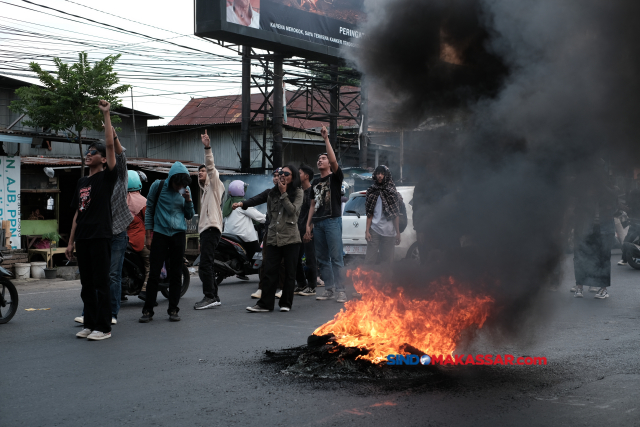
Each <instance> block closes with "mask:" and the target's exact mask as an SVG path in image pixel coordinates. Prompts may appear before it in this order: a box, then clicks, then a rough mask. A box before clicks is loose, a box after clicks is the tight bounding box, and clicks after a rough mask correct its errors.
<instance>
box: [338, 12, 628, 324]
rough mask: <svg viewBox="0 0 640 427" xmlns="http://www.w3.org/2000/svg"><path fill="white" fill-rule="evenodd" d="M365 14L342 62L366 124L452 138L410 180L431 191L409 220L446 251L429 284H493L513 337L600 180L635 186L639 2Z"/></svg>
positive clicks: (433, 146) (497, 320)
mask: <svg viewBox="0 0 640 427" xmlns="http://www.w3.org/2000/svg"><path fill="white" fill-rule="evenodd" d="M367 4H368V5H369V9H370V10H369V14H368V16H369V19H368V23H367V24H365V26H364V28H363V29H362V30H363V31H364V33H365V34H367V38H366V39H364V40H363V41H362V43H361V45H360V47H359V48H357V49H351V50H349V51H348V52H347V58H348V60H349V61H351V62H352V63H353V64H354V66H355V68H357V69H359V70H360V71H362V72H363V73H364V75H365V76H366V82H367V85H368V88H369V99H370V105H371V106H372V107H371V108H372V110H371V120H373V121H374V122H375V120H376V117H381V116H385V117H386V118H390V119H391V121H392V122H393V123H394V124H395V125H396V126H397V128H400V127H403V128H405V129H410V128H415V127H418V126H420V125H421V124H424V123H426V122H428V121H429V119H433V118H434V117H439V118H442V120H441V121H442V122H443V123H447V124H446V125H445V126H444V127H445V128H447V129H452V131H450V132H449V131H448V132H440V133H438V132H432V133H429V132H425V133H424V135H425V136H424V141H421V142H420V144H421V147H422V150H423V151H424V154H425V155H424V158H425V159H426V160H425V161H424V164H417V165H412V166H414V167H413V168H412V169H411V170H417V169H419V168H422V169H426V170H427V173H426V174H425V175H424V176H420V177H416V176H415V175H414V176H413V177H412V178H414V179H417V181H418V182H420V181H422V182H423V183H424V182H428V185H427V186H424V185H423V188H424V187H427V188H426V189H425V190H423V192H422V193H420V194H418V190H417V189H416V195H415V198H418V197H425V198H427V199H428V200H429V209H428V211H425V215H421V216H420V218H415V217H414V221H418V222H420V221H421V226H422V227H423V228H424V229H426V230H428V232H427V235H428V237H429V239H430V240H431V241H433V242H438V245H439V246H441V247H444V248H447V249H449V250H447V251H445V255H444V257H443V258H442V259H440V260H439V262H436V263H434V265H433V266H432V267H431V274H433V276H434V277H435V276H438V275H453V276H463V278H464V279H469V280H471V281H472V282H474V283H477V284H478V286H480V285H481V284H482V286H487V287H488V288H489V289H490V291H491V292H492V293H493V296H494V297H495V298H496V299H497V303H498V306H499V307H500V310H499V312H498V313H497V314H496V316H494V318H493V320H492V321H493V325H494V326H497V327H499V328H500V329H501V330H504V331H506V332H516V330H517V328H516V327H515V326H514V325H516V324H517V321H518V320H519V319H521V318H522V317H523V316H524V315H526V314H528V313H530V312H531V308H532V306H531V304H532V303H531V302H532V301H534V300H535V298H534V297H535V295H536V293H538V292H539V290H540V289H542V288H543V287H544V286H546V285H548V284H549V282H550V281H553V280H554V278H553V275H554V272H556V271H557V268H558V266H559V263H560V261H561V259H562V257H563V247H564V238H565V237H566V233H567V231H568V230H569V229H570V228H571V227H569V226H567V218H570V217H571V215H570V214H571V212H572V209H574V210H575V212H574V218H575V217H576V216H580V215H586V216H587V217H588V216H589V215H591V216H593V211H592V210H590V208H589V207H588V206H587V207H584V206H583V205H585V206H586V205H588V204H582V205H581V202H583V201H585V200H588V199H589V197H590V196H591V195H593V192H594V191H597V189H598V188H599V187H600V186H602V185H606V184H607V183H606V180H607V179H608V178H609V177H608V172H606V171H605V169H606V168H611V169H612V170H615V171H616V174H627V175H629V174H630V170H631V167H632V166H633V161H634V159H636V158H638V157H637V156H638V154H639V153H638V147H640V144H638V143H637V138H638V135H639V132H638V131H639V130H640V129H638V128H639V127H640V121H639V120H638V119H637V117H638V114H639V113H640V97H638V95H639V94H640V91H639V90H638V89H639V87H638V86H639V84H640V79H638V76H639V75H640V44H639V43H638V40H640V37H639V36H640V26H639V25H637V22H636V17H637V16H640V14H639V12H640V2H637V1H607V2H605V1H599V0H574V1H571V0H566V1H551V0H549V1H530V0H380V1H372V2H369V3H367ZM425 166H426V168H425ZM563 231H564V233H565V234H563ZM460 241H462V242H463V243H464V242H466V244H468V246H467V247H461V245H460ZM423 277H425V276H424V275H423V276H421V279H420V280H421V281H424V279H422V278H423ZM407 280H409V281H411V280H416V279H407ZM565 291H566V289H565Z"/></svg>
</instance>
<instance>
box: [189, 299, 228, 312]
mask: <svg viewBox="0 0 640 427" xmlns="http://www.w3.org/2000/svg"><path fill="white" fill-rule="evenodd" d="M219 305H222V303H221V302H220V298H209V297H204V298H202V301H200V302H197V303H195V305H194V306H193V308H195V309H196V310H204V309H205V308H213V307H217V306H219Z"/></svg>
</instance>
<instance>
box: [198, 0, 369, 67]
mask: <svg viewBox="0 0 640 427" xmlns="http://www.w3.org/2000/svg"><path fill="white" fill-rule="evenodd" d="M195 2H196V4H195V35H197V36H200V37H208V38H215V39H218V40H223V41H227V42H230V43H236V44H244V45H249V46H251V47H254V48H259V49H266V50H271V51H274V52H276V53H282V54H285V55H296V56H301V57H304V58H309V59H317V60H320V61H324V62H330V63H332V62H338V60H339V49H340V48H341V47H343V46H356V45H357V44H358V39H360V38H361V37H362V36H363V34H362V33H361V32H360V31H358V24H359V23H360V22H363V21H364V19H365V15H364V7H363V6H364V0H195Z"/></svg>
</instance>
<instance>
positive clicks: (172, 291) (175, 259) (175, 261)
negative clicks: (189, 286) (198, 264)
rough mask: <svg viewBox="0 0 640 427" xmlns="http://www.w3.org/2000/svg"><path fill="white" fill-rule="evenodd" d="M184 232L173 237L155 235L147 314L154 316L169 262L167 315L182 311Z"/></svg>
mask: <svg viewBox="0 0 640 427" xmlns="http://www.w3.org/2000/svg"><path fill="white" fill-rule="evenodd" d="M184 244H185V234H184V231H182V232H180V233H176V234H174V235H173V236H167V235H165V234H161V233H158V232H154V233H153V240H152V241H151V248H150V249H149V250H150V251H151V254H150V255H149V263H150V267H149V281H148V282H147V300H146V301H145V303H144V308H143V309H142V312H143V313H144V312H147V313H149V314H150V315H152V316H153V306H154V305H155V304H156V297H157V296H158V282H159V281H160V271H161V270H162V264H163V263H164V262H165V260H168V261H169V262H168V265H167V270H168V273H169V308H168V309H167V313H169V314H170V313H171V312H172V311H175V312H176V313H177V312H178V311H180V309H179V308H178V302H180V291H181V289H182V264H183V262H184V261H183V260H184Z"/></svg>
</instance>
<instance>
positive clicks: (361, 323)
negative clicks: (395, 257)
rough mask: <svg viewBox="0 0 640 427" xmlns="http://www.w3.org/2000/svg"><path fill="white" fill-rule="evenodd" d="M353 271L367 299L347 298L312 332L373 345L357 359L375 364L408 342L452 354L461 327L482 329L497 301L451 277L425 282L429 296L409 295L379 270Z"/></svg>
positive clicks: (363, 345)
mask: <svg viewBox="0 0 640 427" xmlns="http://www.w3.org/2000/svg"><path fill="white" fill-rule="evenodd" d="M348 275H349V276H350V277H352V278H353V282H354V286H355V288H356V290H357V291H358V292H360V293H361V294H362V299H360V300H352V301H348V302H347V303H346V304H345V308H344V309H342V310H340V312H339V313H338V314H336V315H335V317H334V319H333V320H331V321H330V322H327V323H325V324H324V325H322V326H320V327H319V328H318V329H316V330H315V331H314V333H313V334H314V335H318V336H322V335H326V334H329V333H333V334H334V335H335V336H336V338H334V339H333V341H335V342H337V343H338V344H340V345H342V346H344V347H358V348H362V349H366V350H368V353H367V354H364V355H361V356H358V358H361V359H364V360H369V361H370V362H372V363H376V364H377V363H382V362H386V360H387V359H386V358H387V355H388V354H403V353H405V351H403V349H404V348H405V347H406V345H407V344H408V345H410V346H413V347H415V348H416V349H418V350H420V351H423V352H424V353H426V354H428V355H430V356H437V355H443V356H446V355H451V354H452V353H453V351H454V350H455V349H456V344H457V342H458V340H459V339H460V335H461V334H462V331H464V330H465V329H467V328H471V327H475V328H477V329H480V328H482V325H483V324H484V323H485V321H486V320H487V318H488V316H489V314H490V310H491V308H492V307H493V304H494V299H493V298H491V297H490V296H488V295H483V294H478V293H476V292H474V291H472V290H471V289H470V287H465V286H461V284H460V283H458V282H457V281H456V280H454V279H453V278H451V277H449V278H443V279H439V280H437V281H435V282H432V283H430V284H428V285H427V286H425V288H426V289H425V290H426V291H427V295H429V299H410V298H408V297H407V296H406V295H405V290H404V289H403V288H396V287H395V286H393V285H392V284H391V283H383V282H382V275H381V274H380V273H377V272H372V271H365V270H362V269H360V268H358V269H357V270H355V271H350V272H349V273H348ZM406 353H412V352H411V351H406Z"/></svg>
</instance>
